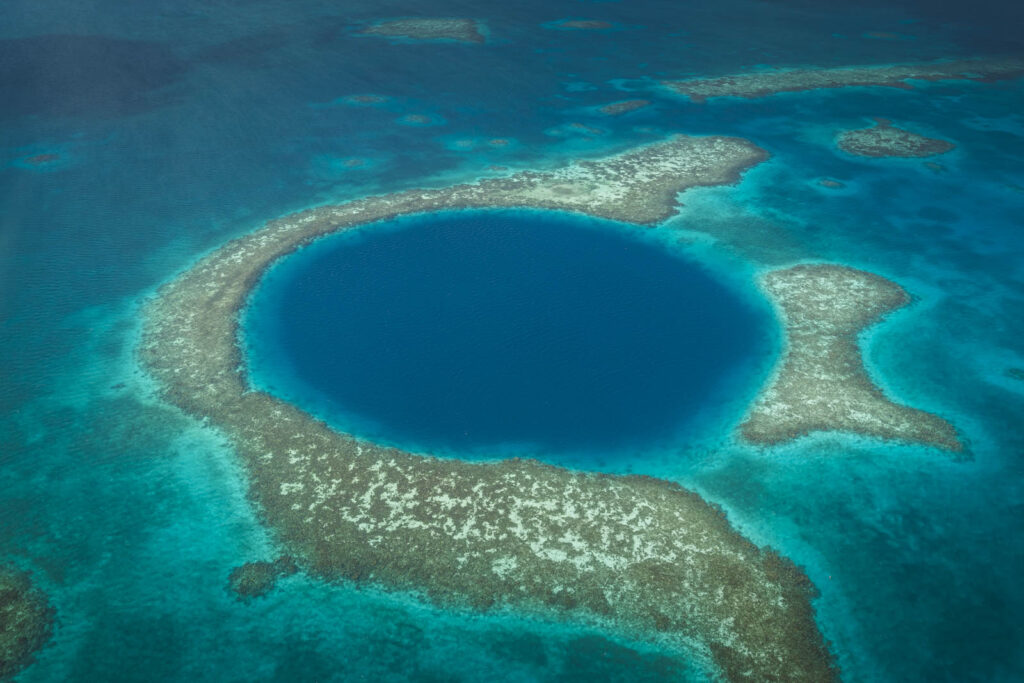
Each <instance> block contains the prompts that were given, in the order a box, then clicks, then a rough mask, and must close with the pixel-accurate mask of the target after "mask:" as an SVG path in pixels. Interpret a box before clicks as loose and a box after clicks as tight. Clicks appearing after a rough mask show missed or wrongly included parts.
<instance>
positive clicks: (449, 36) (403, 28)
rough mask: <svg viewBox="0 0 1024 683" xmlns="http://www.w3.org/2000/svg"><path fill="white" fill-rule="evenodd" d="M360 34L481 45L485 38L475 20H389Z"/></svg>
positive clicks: (369, 27)
mask: <svg viewBox="0 0 1024 683" xmlns="http://www.w3.org/2000/svg"><path fill="white" fill-rule="evenodd" d="M361 33H362V34H363V35H367V36H383V37H385V38H407V39H409V40H454V41H458V42H460V43H483V42H484V40H485V38H484V34H483V32H482V31H481V30H480V25H479V23H478V22H477V21H476V20H475V19H391V20H389V21H381V22H377V23H376V24H373V25H371V26H367V27H366V28H364V29H363V30H362V31H361Z"/></svg>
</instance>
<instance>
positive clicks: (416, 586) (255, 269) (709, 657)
mask: <svg viewBox="0 0 1024 683" xmlns="http://www.w3.org/2000/svg"><path fill="white" fill-rule="evenodd" d="M766 156H767V155H766V153H765V152H764V151H763V150H761V149H759V148H758V147H756V146H755V145H753V144H752V143H750V142H747V141H745V140H741V139H737V138H729V137H686V136H677V137H674V138H671V139H669V140H668V141H665V142H662V143H659V144H654V145H651V146H647V147H642V148H639V149H634V150H631V151H628V152H625V153H622V154H619V155H617V156H612V157H608V158H605V159H601V160H596V161H581V162H577V163H574V164H571V165H569V166H566V167H563V168H560V169H557V170H553V171H547V172H533V171H524V172H520V173H516V174H514V175H512V176H509V177H507V178H494V179H487V180H481V181H479V182H477V183H473V184H464V185H456V186H452V187H447V188H441V189H422V190H410V191H405V192H398V193H394V194H390V195H384V196H377V197H368V198H365V199H360V200H357V201H353V202H350V203H347V204H340V205H336V206H324V207H320V208H317V209H312V210H308V211H303V212H299V213H297V214H293V215H290V216H287V217H285V218H282V219H279V220H275V221H272V222H270V223H269V224H267V225H266V226H265V227H263V228H261V229H259V230H256V231H254V232H252V233H250V234H248V235H245V236H243V237H240V238H238V239H236V240H233V241H231V242H229V243H227V244H225V245H224V246H222V247H220V248H219V249H217V250H215V251H213V252H211V253H210V254H208V255H206V256H205V257H203V258H202V259H201V260H199V261H198V262H197V263H196V264H195V265H193V266H192V267H191V268H190V269H188V270H187V271H185V272H184V273H182V274H181V275H180V276H178V277H177V278H175V279H174V280H172V281H170V282H168V283H167V284H165V285H164V286H163V287H162V288H161V289H160V290H159V293H158V295H157V296H156V297H154V298H153V299H152V300H151V301H150V302H149V304H148V306H147V309H146V311H145V321H144V330H143V338H142V341H141V345H140V348H139V353H140V356H141V360H142V362H143V363H144V365H145V367H146V368H147V369H148V370H149V372H150V373H151V374H152V375H153V376H154V377H155V378H156V379H157V380H158V382H159V385H160V387H161V391H162V395H163V396H164V397H165V398H166V399H167V400H168V401H170V402H172V403H174V404H176V405H178V406H180V407H181V409H183V410H184V411H186V412H187V413H189V414H191V415H193V416H195V417H196V418H198V419H200V420H207V421H209V423H210V424H211V425H214V426H216V427H217V428H219V429H220V430H222V431H223V432H224V433H225V434H226V435H228V436H229V438H230V439H231V441H232V442H233V444H234V446H235V450H236V453H237V455H238V457H239V458H240V459H241V461H242V462H243V463H244V465H245V467H246V470H247V472H248V476H249V483H250V495H251V498H252V499H253V500H254V501H255V502H256V503H257V504H258V505H259V507H260V509H261V512H262V517H263V519H264V520H265V521H266V523H267V524H268V525H270V527H271V528H272V529H273V530H274V531H275V532H276V537H277V540H278V541H279V542H280V543H281V544H282V546H284V548H285V549H286V550H287V552H288V553H289V555H291V556H292V557H294V558H295V561H296V563H297V564H298V565H299V566H300V567H302V568H303V569H305V570H306V571H307V572H308V573H309V574H311V575H314V576H319V577H321V578H323V579H325V580H329V581H331V580H348V581H354V582H359V583H366V584H370V585H375V586H378V587H381V588H385V589H389V590H396V591H412V592H415V593H416V594H417V595H420V596H422V597H423V598H424V599H427V600H430V601H432V602H434V603H436V604H439V605H444V606H447V607H461V608H465V609H477V610H487V609H509V608H514V609H516V610H517V611H519V612H520V613H523V614H533V615H536V616H538V617H541V618H571V619H575V620H578V621H581V622H585V623H591V624H595V625H599V626H601V627H602V628H606V629H610V630H612V631H614V632H617V633H620V634H622V635H623V636H624V637H627V638H636V639H644V640H654V641H656V642H659V643H661V644H662V645H664V646H666V647H669V648H672V649H676V650H677V651H678V652H680V653H683V652H685V653H688V654H689V655H690V656H695V657H697V658H699V659H700V660H701V661H703V662H704V663H705V665H706V666H707V667H708V670H709V671H711V672H717V673H716V674H715V675H720V676H721V677H724V678H725V679H728V680H732V681H741V680H790V681H815V682H818V681H829V680H834V679H836V678H837V677H838V671H837V669H836V667H835V664H834V661H833V657H832V655H831V653H830V652H829V647H828V644H827V643H826V641H825V640H824V638H823V637H822V635H821V633H820V631H819V630H818V627H817V624H816V623H815V618H814V609H813V606H812V602H811V601H812V600H813V598H814V597H815V596H816V591H815V588H814V586H813V585H812V584H811V583H810V581H809V580H808V578H807V577H806V575H804V573H803V572H802V571H801V570H800V569H799V568H798V567H796V566H795V565H793V564H792V563H791V562H789V561H788V560H786V559H785V558H783V557H781V556H780V555H778V554H777V553H776V552H774V551H772V550H770V549H766V548H758V547H757V546H755V545H754V544H752V543H750V542H749V541H747V540H746V539H744V538H743V537H742V536H741V535H740V534H739V533H737V532H736V530H734V529H733V528H732V527H731V526H730V525H729V523H728V521H727V519H726V517H725V515H724V513H723V512H722V510H721V509H719V508H717V507H716V506H714V505H711V504H709V503H707V502H706V501H704V500H703V499H702V498H701V497H700V496H699V495H697V494H696V493H693V492H691V491H687V490H686V489H683V488H682V487H680V486H679V485H678V484H674V483H671V482H667V481H662V480H658V479H654V478H651V477H646V476H613V475H608V474H597V473H588V472H580V471H572V470H568V469H564V468H559V467H554V466H551V465H546V464H543V463H540V462H538V461H535V460H524V459H511V460H502V461H497V462H466V461H462V460H456V459H439V458H435V457H431V456H427V455H417V454H412V453H406V452H402V451H400V450H396V449H392V448H384V447H380V446H377V445H375V444H371V443H368V442H365V441H360V440H357V439H355V438H353V437H351V436H349V435H346V434H342V433H339V432H337V431H334V430H332V429H331V428H330V427H329V426H328V425H326V424H324V423H323V422H321V421H319V420H317V419H315V418H314V417H312V416H311V415H309V414H307V413H304V412H303V411H301V410H299V409H297V408H296V407H294V406H293V405H290V404H289V403H287V402H285V401H282V400H281V399H278V398H276V397H274V396H272V395H270V394H267V393H264V392H261V391H257V390H254V389H253V388H252V387H251V386H250V385H249V383H248V379H247V371H246V368H245V358H244V356H243V354H242V352H241V349H240V348H239V344H238V339H239V336H238V335H239V329H238V326H239V312H240V311H241V309H242V308H243V307H244V306H245V305H246V302H247V300H248V297H249V294H250V292H251V291H252V289H253V287H254V286H255V285H256V283H257V282H258V281H259V279H260V277H261V276H262V275H263V273H264V272H265V271H266V270H267V268H268V267H269V266H270V265H271V264H272V263H274V262H275V261H276V260H278V259H280V258H282V257H283V256H285V255H287V254H288V253H290V252H292V251H294V250H295V249H298V248H300V247H301V246H303V245H304V244H307V243H309V242H310V241H312V240H315V239H317V238H319V237H322V236H324V235H327V234H330V233H333V232H336V231H338V230H342V229H345V228H349V227H353V226H357V225H366V224H368V223H370V222H374V221H382V220H386V219H389V218H393V217H395V216H398V215H403V214H411V213H422V212H431V211H441V210H450V209H461V208H485V207H530V208H541V209H554V210H565V211H578V212H582V213H586V214H589V215H592V216H597V217H601V218H607V219H611V220H619V221H627V222H630V223H634V224H638V225H645V224H653V223H657V222H660V221H663V220H665V219H666V218H668V217H670V216H671V215H672V214H673V213H674V212H675V211H676V210H677V195H678V193H680V192H682V191H684V190H686V189H688V188H691V187H696V186H702V185H720V184H723V183H732V182H736V181H737V180H738V179H739V178H740V174H741V173H742V172H743V171H744V170H745V169H747V168H749V167H750V166H752V165H754V164H756V163H758V162H760V161H761V160H763V159H765V158H766ZM354 332H355V331H354ZM267 569H268V568H266V567H259V568H258V571H257V572H255V573H253V572H252V571H248V572H246V574H247V575H250V574H251V575H252V576H251V577H250V578H251V579H253V580H252V581H251V583H252V585H253V587H254V588H255V590H256V591H257V592H259V591H260V590H262V588H263V586H264V585H265V582H264V581H263V580H262V579H263V578H264V575H268V576H269V575H270V574H271V573H276V572H270V571H265V570H267ZM239 578H244V577H241V576H240V577H239Z"/></svg>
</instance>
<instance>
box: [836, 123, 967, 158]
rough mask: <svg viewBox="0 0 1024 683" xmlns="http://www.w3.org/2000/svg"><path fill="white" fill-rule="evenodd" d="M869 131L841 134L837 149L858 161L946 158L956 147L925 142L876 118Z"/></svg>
mask: <svg viewBox="0 0 1024 683" xmlns="http://www.w3.org/2000/svg"><path fill="white" fill-rule="evenodd" d="M874 121H875V125H873V126H871V127H870V128H858V129H856V130H848V131H844V132H843V133H841V134H840V135H839V137H838V138H836V145H838V147H839V149H841V150H843V151H844V152H846V153H847V154H854V155H856V156H860V157H875V158H885V157H930V156H935V155H936V154H945V153H946V152H948V151H950V150H952V149H953V148H954V147H956V145H954V144H953V143H952V142H949V141H948V140H940V139H938V138H928V137H925V136H923V135H918V134H917V133H912V132H911V131H909V130H903V129H902V128H897V127H896V126H894V125H892V122H891V121H889V119H880V118H876V119H875V120H874Z"/></svg>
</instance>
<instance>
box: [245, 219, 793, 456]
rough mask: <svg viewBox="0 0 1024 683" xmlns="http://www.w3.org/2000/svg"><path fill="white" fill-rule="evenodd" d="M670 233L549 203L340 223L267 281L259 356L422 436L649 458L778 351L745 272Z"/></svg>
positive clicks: (250, 332)
mask: <svg viewBox="0 0 1024 683" xmlns="http://www.w3.org/2000/svg"><path fill="white" fill-rule="evenodd" d="M670 248H672V247H667V246H666V245H664V244H661V243H660V242H659V240H657V238H656V237H654V235H653V233H651V232H650V231H649V230H647V229H643V228H629V227H627V226H624V225H617V224H614V223H609V222H605V221H597V220H594V219H590V218H582V217H576V216H572V215H569V214H563V215H559V214H553V213H545V212H537V211H514V212H513V211H491V212H481V211H473V212H466V213H464V214H463V213H456V212H449V213H444V214H441V215H439V216H437V217H433V216H427V217H416V218H411V219H403V220H398V221H392V222H389V223H385V224H382V225H381V224H378V225H372V226H368V227H366V228H363V229H361V230H353V231H350V232H348V233H342V234H340V235H337V236H334V237H331V238H329V239H326V240H322V241H321V242H319V243H317V244H315V245H313V246H311V247H308V248H306V249H303V250H302V251H300V252H299V253H297V254H293V255H291V256H288V257H287V258H286V259H284V261H283V262H281V263H279V264H278V265H277V266H276V267H275V268H274V270H273V271H272V272H271V274H270V275H269V276H267V277H266V278H265V284H263V285H261V287H260V288H259V289H258V290H257V292H256V293H255V294H254V295H253V297H252V299H251V301H250V304H249V310H247V311H246V326H245V328H246V331H245V342H246V345H247V347H248V358H249V370H250V373H251V374H252V376H253V377H254V379H255V385H256V386H257V387H265V388H268V389H269V390H270V391H272V392H274V393H277V394H278V395H280V396H281V397H283V398H286V399H288V400H290V401H292V402H295V403H297V404H298V405H300V406H302V407H304V408H306V409H307V410H310V411H311V412H313V413H314V414H316V415H318V416H321V417H325V418H327V419H329V420H331V422H332V423H333V424H335V425H336V426H337V427H338V428H339V429H342V430H343V431H346V432H348V433H352V434H355V435H358V436H360V437H363V438H366V439H369V440H371V441H374V442H376V443H386V444H392V445H397V446H400V447H402V448H405V449H407V450H412V451H414V452H426V453H434V454H448V455H453V456H462V457H481V456H482V457H495V456H506V455H518V456H532V457H538V456H539V457H543V458H547V459H551V460H553V461H554V462H560V461H561V462H566V461H567V460H566V459H567V458H568V461H571V462H572V463H573V464H575V465H576V466H581V467H590V468H593V467H597V466H599V463H600V462H601V461H602V460H604V459H612V460H614V459H616V457H618V458H622V459H624V460H626V461H631V460H636V459H638V458H639V457H640V455H639V454H640V453H642V452H644V451H652V450H661V451H663V450H665V449H667V448H672V447H673V446H677V445H678V444H679V443H686V442H688V441H693V440H695V439H696V438H699V437H700V436H705V437H706V436H707V435H708V433H709V432H711V431H712V430H713V429H714V428H715V427H718V426H720V423H722V422H723V421H728V420H732V421H736V420H738V418H739V415H740V413H739V412H738V411H742V410H743V405H742V404H740V405H738V406H737V405H735V402H734V401H733V400H732V399H733V398H734V396H735V394H736V393H739V394H741V395H743V396H748V395H749V394H750V393H751V392H753V391H756V389H757V387H759V386H760V385H761V384H762V383H763V381H764V379H765V376H766V371H767V370H768V369H769V368H770V367H771V364H772V362H773V360H774V356H773V352H774V351H775V344H774V343H773V342H774V338H775V331H776V330H775V328H776V323H775V321H774V319H773V318H772V316H771V313H770V312H769V311H768V307H767V306H765V305H764V303H763V302H761V305H760V306H755V305H752V304H754V303H755V300H756V299H757V298H759V295H758V294H757V292H756V290H755V289H754V288H753V287H751V286H750V283H748V284H746V287H745V291H742V292H739V291H735V289H734V287H735V284H734V283H729V282H726V281H723V279H722V277H721V276H720V275H719V276H718V277H716V275H715V273H714V272H713V271H711V270H709V269H708V268H707V267H705V266H702V265H701V264H700V263H699V262H698V261H696V260H695V259H694V258H693V257H692V256H690V257H686V256H685V255H684V254H683V253H682V250H681V249H679V248H678V247H675V248H674V251H675V252H676V253H673V251H670ZM729 407H731V408H732V409H733V410H732V411H731V412H730V411H728V410H727V408H729Z"/></svg>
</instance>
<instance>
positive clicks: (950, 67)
mask: <svg viewBox="0 0 1024 683" xmlns="http://www.w3.org/2000/svg"><path fill="white" fill-rule="evenodd" d="M1021 76H1024V59H1019V58H1008V59H963V60H957V61H946V62H925V63H919V64H880V65H874V66H852V67H843V68H835V69H822V68H813V67H811V68H803V69H779V70H773V71H754V72H748V73H741V74H733V75H730V76H720V77H718V78H691V79H687V80H681V81H664V82H663V85H665V86H666V87H668V88H669V89H671V90H672V91H673V92H676V93H678V94H680V95H685V96H687V97H689V98H690V99H691V100H693V101H694V102H703V101H704V100H706V99H708V98H711V97H746V98H756V97H766V96H768V95H775V94H777V93H781V92H800V91H803V90H817V89H819V88H846V87H852V86H859V87H865V86H883V87H889V88H913V87H915V85H914V84H913V81H947V80H955V81H963V80H966V81H999V80H1006V79H1011V78H1019V77H1021Z"/></svg>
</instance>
